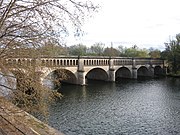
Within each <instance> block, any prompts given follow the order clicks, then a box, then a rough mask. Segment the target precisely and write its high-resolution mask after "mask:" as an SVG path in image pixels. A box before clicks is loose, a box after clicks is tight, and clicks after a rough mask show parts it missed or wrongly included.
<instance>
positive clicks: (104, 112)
mask: <svg viewBox="0 0 180 135" xmlns="http://www.w3.org/2000/svg"><path fill="white" fill-rule="evenodd" d="M60 91H61V92H62V94H63V95H64V97H63V99H62V100H58V101H57V102H56V103H55V104H53V105H52V106H51V109H50V110H51V115H50V119H49V122H50V124H51V125H52V126H53V127H55V128H57V129H58V130H60V131H62V132H63V133H65V134H68V135H77V134H81V135H89V134H92V135H99V134H101V135H102V134H103V135H106V134H108V135H120V134H122V135H123V134H128V135H129V134H130V135H131V134H132V135H134V134H137V135H139V134H162V135H175V134H180V80H179V79H175V80H174V79H171V78H167V79H156V80H153V79H149V80H121V81H118V82H116V83H108V82H99V81H88V85H87V86H85V87H81V86H75V85H63V86H62V88H61V90H60Z"/></svg>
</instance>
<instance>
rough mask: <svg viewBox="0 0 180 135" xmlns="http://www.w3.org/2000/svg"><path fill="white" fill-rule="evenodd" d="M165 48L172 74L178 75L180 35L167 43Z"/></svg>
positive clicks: (179, 67) (179, 68)
mask: <svg viewBox="0 0 180 135" xmlns="http://www.w3.org/2000/svg"><path fill="white" fill-rule="evenodd" d="M165 46H166V50H165V51H164V53H166V54H167V57H166V58H167V60H168V63H169V66H170V67H171V68H172V72H173V73H175V74H177V71H179V70H180V34H177V35H176V38H175V39H174V40H170V42H169V43H165Z"/></svg>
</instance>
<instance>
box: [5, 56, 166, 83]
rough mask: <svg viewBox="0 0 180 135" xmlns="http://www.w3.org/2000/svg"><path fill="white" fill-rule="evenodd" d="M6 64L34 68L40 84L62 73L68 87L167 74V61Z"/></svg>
mask: <svg viewBox="0 0 180 135" xmlns="http://www.w3.org/2000/svg"><path fill="white" fill-rule="evenodd" d="M5 63H6V64H8V65H11V66H13V64H18V65H27V66H33V64H36V72H41V73H42V74H41V76H40V78H41V80H43V79H44V78H46V76H48V75H49V74H51V73H52V72H55V71H57V70H63V71H65V73H66V74H67V75H68V77H67V80H65V81H66V82H68V83H72V84H79V85H85V84H86V78H87V79H96V80H104V81H115V80H116V79H117V78H131V79H137V78H138V77H139V76H147V77H154V76H156V75H162V74H165V65H164V60H161V59H151V58H127V57H85V56H82V57H75V56H71V57H42V58H36V59H32V58H7V59H6V60H5Z"/></svg>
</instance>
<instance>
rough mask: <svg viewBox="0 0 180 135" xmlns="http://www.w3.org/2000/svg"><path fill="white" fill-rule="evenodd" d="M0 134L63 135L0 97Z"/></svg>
mask: <svg viewBox="0 0 180 135" xmlns="http://www.w3.org/2000/svg"><path fill="white" fill-rule="evenodd" d="M0 134H3V135H63V134H62V133H60V132H59V131H57V130H55V129H54V128H52V127H50V126H48V125H47V124H45V123H43V122H41V121H39V120H38V119H36V118H35V117H33V116H32V115H30V114H28V113H27V112H25V111H23V110H21V109H19V108H18V107H16V106H15V105H13V104H12V103H10V102H8V101H7V100H6V99H4V98H3V97H0Z"/></svg>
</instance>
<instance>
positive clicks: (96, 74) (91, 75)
mask: <svg viewBox="0 0 180 135" xmlns="http://www.w3.org/2000/svg"><path fill="white" fill-rule="evenodd" d="M86 78H87V79H92V80H102V81H107V80H108V74H107V72H106V71H105V70H104V69H102V68H93V69H91V70H90V71H89V72H88V73H87V74H86Z"/></svg>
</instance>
